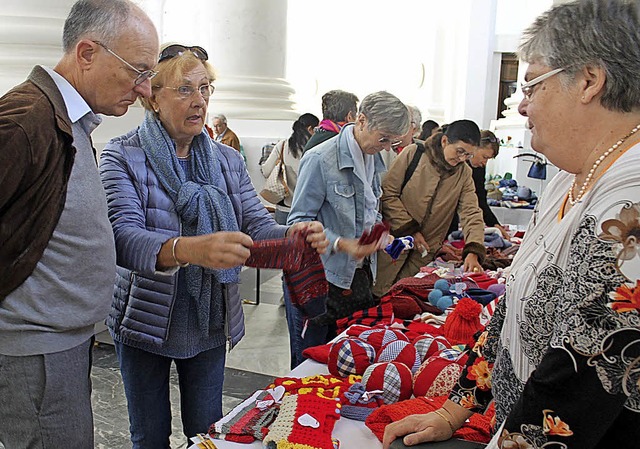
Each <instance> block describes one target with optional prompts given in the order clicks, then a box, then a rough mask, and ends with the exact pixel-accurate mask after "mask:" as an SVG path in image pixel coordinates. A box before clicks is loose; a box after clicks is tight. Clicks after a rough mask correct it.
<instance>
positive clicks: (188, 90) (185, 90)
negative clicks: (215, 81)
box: [164, 84, 216, 100]
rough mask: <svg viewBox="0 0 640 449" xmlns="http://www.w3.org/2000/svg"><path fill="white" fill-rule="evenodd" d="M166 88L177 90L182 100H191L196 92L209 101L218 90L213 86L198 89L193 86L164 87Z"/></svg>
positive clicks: (203, 86) (208, 85)
mask: <svg viewBox="0 0 640 449" xmlns="http://www.w3.org/2000/svg"><path fill="white" fill-rule="evenodd" d="M164 87H166V88H167V89H173V90H175V91H176V92H177V93H178V95H179V96H180V98H182V99H183V100H186V99H187V98H190V97H191V96H192V95H193V94H194V93H195V92H199V93H200V95H202V96H203V97H204V99H205V100H207V99H209V97H210V96H211V95H213V92H214V91H215V90H216V88H215V86H213V85H211V84H204V85H202V86H200V87H198V88H197V89H196V88H195V87H193V86H186V85H185V86H180V87H170V86H164Z"/></svg>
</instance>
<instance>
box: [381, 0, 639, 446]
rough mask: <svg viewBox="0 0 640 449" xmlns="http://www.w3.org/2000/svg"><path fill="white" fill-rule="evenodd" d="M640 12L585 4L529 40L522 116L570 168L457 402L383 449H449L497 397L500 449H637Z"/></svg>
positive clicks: (627, 5)
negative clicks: (436, 445) (394, 447)
mask: <svg viewBox="0 0 640 449" xmlns="http://www.w3.org/2000/svg"><path fill="white" fill-rule="evenodd" d="M639 15H640V1H638V0H633V1H632V0H583V1H579V2H575V3H568V4H563V5H560V6H557V7H555V8H553V9H552V10H550V11H548V12H547V13H545V14H543V15H542V16H541V17H539V18H538V19H537V20H536V22H535V23H534V24H533V25H532V26H531V27H530V28H529V29H528V30H527V31H526V32H525V35H524V36H525V37H524V41H523V43H522V44H521V46H520V57H521V59H523V60H524V61H525V62H528V63H529V66H528V68H527V72H526V75H525V80H527V82H526V83H525V84H524V85H523V86H522V91H523V94H524V97H523V99H522V102H521V103H520V107H519V111H520V113H521V114H522V115H524V116H526V117H527V127H528V129H530V131H531V135H532V137H531V145H532V147H533V148H534V149H535V150H536V151H539V152H541V153H543V154H544V155H545V156H546V157H547V158H548V159H549V160H550V161H551V162H552V163H553V164H554V165H556V166H557V167H559V168H560V169H561V170H562V171H561V172H560V173H559V174H558V175H556V177H555V178H554V179H553V180H552V181H551V182H550V184H549V185H548V187H547V189H546V190H545V194H544V195H543V197H542V198H541V200H540V201H539V203H538V205H537V208H536V210H535V212H534V216H533V218H532V221H531V222H530V224H529V228H528V230H527V233H526V238H525V240H524V242H523V244H522V246H521V248H520V250H519V252H518V255H517V256H516V258H515V259H514V261H513V264H512V268H511V272H510V275H509V277H508V280H507V292H506V295H505V298H504V299H503V300H501V301H500V302H499V304H498V308H497V309H496V313H495V315H494V316H493V318H492V320H491V321H490V322H489V324H488V326H487V328H486V331H485V332H484V334H483V335H482V336H481V337H480V339H479V340H478V342H477V344H476V346H475V347H474V348H473V350H472V351H471V356H470V357H469V362H468V364H467V367H466V369H465V370H464V372H463V373H462V375H461V377H460V379H459V382H458V384H457V385H456V386H455V387H454V389H453V391H452V392H451V394H450V396H449V400H448V401H447V402H446V403H445V404H444V406H443V408H441V409H439V410H438V411H437V412H434V413H429V414H426V415H413V416H410V417H408V418H405V419H404V420H402V421H399V422H397V423H393V424H390V425H389V426H387V429H386V431H385V436H384V440H383V446H384V447H385V449H386V448H388V447H389V444H390V443H391V441H393V440H394V439H395V438H397V437H400V436H404V442H405V444H407V445H414V444H416V443H418V442H422V441H439V440H445V439H448V438H450V437H451V435H452V433H453V431H454V430H456V429H457V428H459V427H460V426H462V425H463V424H464V422H465V420H466V419H467V418H468V417H469V416H470V415H471V414H472V413H473V412H480V413H482V412H484V411H485V410H486V408H487V407H488V405H489V403H490V402H491V401H492V400H494V401H495V409H496V423H495V435H494V438H493V439H492V440H491V442H490V443H489V446H488V448H491V449H495V448H501V449H507V448H509V449H510V448H516V449H538V448H543V447H544V448H553V449H566V448H578V449H590V448H598V449H604V448H637V447H638V445H639V444H640V314H639V311H640V251H639V250H640V143H639V142H640V83H638V73H640V17H639ZM594 124H597V126H594Z"/></svg>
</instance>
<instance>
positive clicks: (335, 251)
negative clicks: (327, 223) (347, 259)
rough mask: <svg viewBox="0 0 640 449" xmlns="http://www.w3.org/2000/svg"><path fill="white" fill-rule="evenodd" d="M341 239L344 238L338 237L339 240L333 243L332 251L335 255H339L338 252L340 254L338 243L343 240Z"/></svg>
mask: <svg viewBox="0 0 640 449" xmlns="http://www.w3.org/2000/svg"><path fill="white" fill-rule="evenodd" d="M341 238H342V237H338V238H337V239H336V240H335V241H334V242H333V247H332V248H331V250H332V251H333V252H334V253H337V252H338V242H339V241H340V239H341Z"/></svg>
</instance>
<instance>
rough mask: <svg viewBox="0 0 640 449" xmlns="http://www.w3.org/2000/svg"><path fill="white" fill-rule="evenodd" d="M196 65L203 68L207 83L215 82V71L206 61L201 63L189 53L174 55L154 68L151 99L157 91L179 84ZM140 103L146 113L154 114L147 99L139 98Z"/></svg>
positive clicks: (200, 60)
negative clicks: (154, 74) (155, 72)
mask: <svg viewBox="0 0 640 449" xmlns="http://www.w3.org/2000/svg"><path fill="white" fill-rule="evenodd" d="M198 64H202V65H203V66H204V69H205V70H206V72H207V77H208V78H209V82H213V81H215V80H216V73H215V70H214V69H213V66H212V65H211V64H209V62H208V61H203V60H202V59H199V58H197V57H196V56H195V55H194V54H193V53H191V52H190V51H185V52H184V53H182V54H180V55H176V56H174V57H173V58H169V59H165V60H164V61H162V62H159V63H158V65H157V66H156V68H155V70H156V71H157V72H158V74H157V75H156V76H155V77H153V79H152V80H151V92H152V94H151V97H152V98H153V97H154V96H155V94H156V91H157V90H158V89H160V88H162V87H164V86H169V85H172V84H176V83H179V82H181V81H182V77H183V76H184V74H185V73H187V72H188V71H190V70H193V69H195V68H197V67H198ZM140 102H141V103H142V106H143V107H144V108H145V109H146V110H147V111H151V112H154V113H155V111H154V109H153V106H152V105H151V102H150V101H149V98H140Z"/></svg>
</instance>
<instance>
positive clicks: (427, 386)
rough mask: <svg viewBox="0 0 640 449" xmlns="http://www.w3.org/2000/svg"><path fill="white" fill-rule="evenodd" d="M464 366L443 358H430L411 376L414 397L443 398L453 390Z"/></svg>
mask: <svg viewBox="0 0 640 449" xmlns="http://www.w3.org/2000/svg"><path fill="white" fill-rule="evenodd" d="M463 368H464V366H463V365H461V364H460V363H458V362H455V361H451V360H447V359H445V358H443V357H438V356H431V357H429V358H428V359H427V360H425V362H424V363H423V364H422V365H421V366H420V368H419V369H418V371H416V373H415V374H414V375H413V395H414V396H415V397H419V396H426V397H435V396H444V395H448V394H449V393H450V392H451V390H452V389H453V387H454V385H455V384H456V382H458V378H459V377H460V373H461V372H462V370H463Z"/></svg>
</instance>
